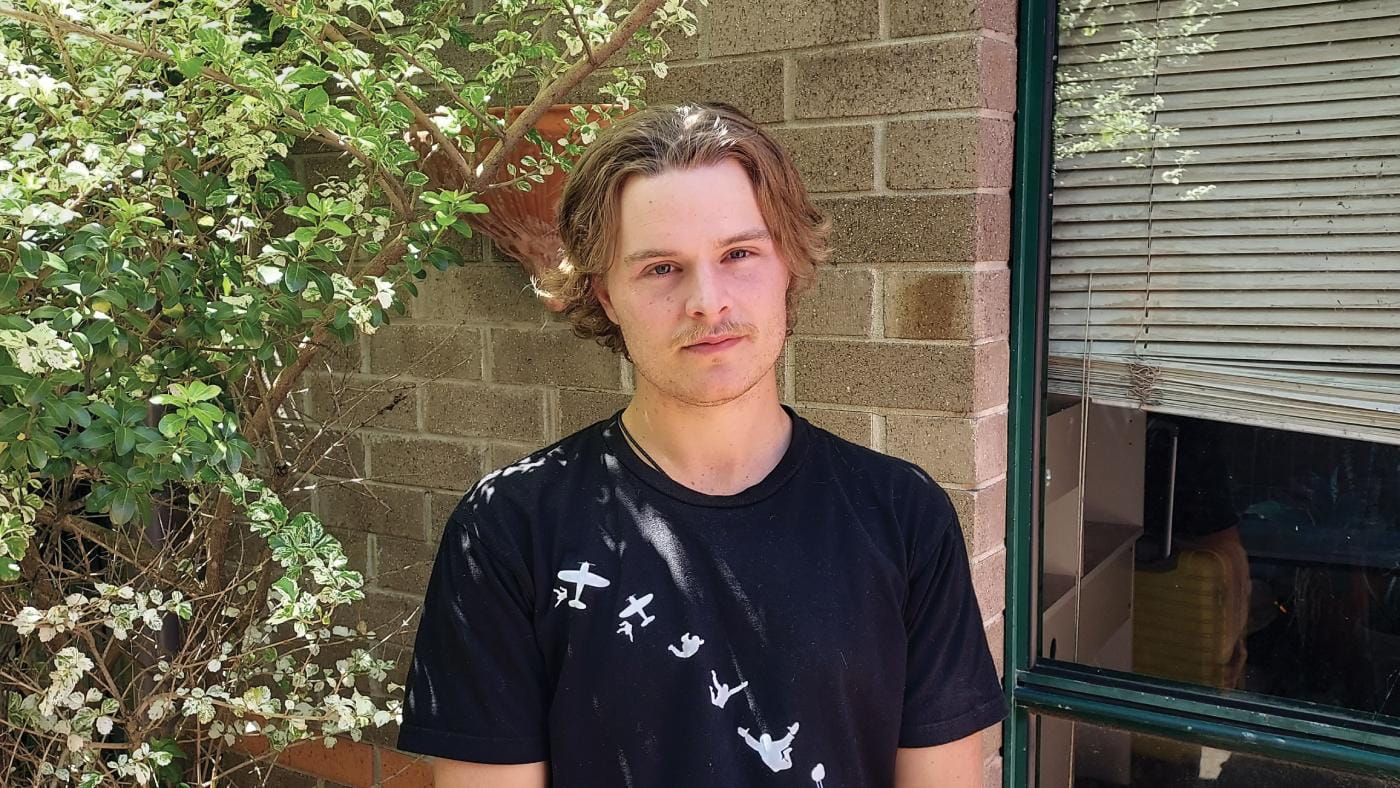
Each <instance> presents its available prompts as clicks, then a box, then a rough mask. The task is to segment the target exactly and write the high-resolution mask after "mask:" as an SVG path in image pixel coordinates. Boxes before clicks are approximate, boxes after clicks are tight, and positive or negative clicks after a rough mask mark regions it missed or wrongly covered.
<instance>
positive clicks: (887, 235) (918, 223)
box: [819, 194, 981, 263]
mask: <svg viewBox="0 0 1400 788" xmlns="http://www.w3.org/2000/svg"><path fill="white" fill-rule="evenodd" d="M977 197H978V195H974V194H936V195H922V196H908V195H888V196H887V195H878V196H877V195H871V196H865V197H843V198H834V199H825V200H820V201H819V205H820V207H821V208H823V209H825V210H827V211H829V212H830V213H831V218H832V236H831V237H832V245H833V247H834V249H833V254H832V257H831V261H832V262H833V263H880V262H891V263H900V262H970V261H973V260H977V259H981V258H979V257H978V249H977V243H976V228H977V222H976V212H977V210H978V207H977V204H976V198H977Z"/></svg>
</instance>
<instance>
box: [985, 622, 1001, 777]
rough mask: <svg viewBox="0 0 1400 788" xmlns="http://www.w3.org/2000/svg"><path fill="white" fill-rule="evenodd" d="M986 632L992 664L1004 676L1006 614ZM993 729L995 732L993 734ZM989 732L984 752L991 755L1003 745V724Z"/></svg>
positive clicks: (999, 674) (998, 673) (990, 625)
mask: <svg viewBox="0 0 1400 788" xmlns="http://www.w3.org/2000/svg"><path fill="white" fill-rule="evenodd" d="M986 632H987V645H988V647H990V648H991V650H992V664H994V665H996V668H997V675H998V676H1004V675H1005V669H1006V664H1005V663H1006V652H1005V650H1004V649H1005V648H1006V616H1000V617H998V618H997V619H996V620H995V621H993V622H992V623H991V624H988V625H987V629H986ZM992 731H995V733H994V734H993V733H992ZM987 733H988V741H987V742H986V744H987V745H988V746H986V747H984V749H983V752H985V753H986V754H987V755H988V757H990V756H991V755H992V754H994V753H996V751H997V749H998V748H999V747H1001V726H1000V725H997V726H994V727H993V728H992V729H991V731H988V732H987Z"/></svg>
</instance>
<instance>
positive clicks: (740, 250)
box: [730, 249, 753, 260]
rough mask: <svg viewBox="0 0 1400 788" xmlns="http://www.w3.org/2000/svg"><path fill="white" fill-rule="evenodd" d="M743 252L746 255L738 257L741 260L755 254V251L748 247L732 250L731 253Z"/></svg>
mask: <svg viewBox="0 0 1400 788" xmlns="http://www.w3.org/2000/svg"><path fill="white" fill-rule="evenodd" d="M741 252H742V253H743V255H744V256H743V257H740V258H738V259H740V260H744V259H747V258H749V257H752V256H753V252H750V251H749V250H748V249H735V250H734V251H732V252H730V254H739V253H741Z"/></svg>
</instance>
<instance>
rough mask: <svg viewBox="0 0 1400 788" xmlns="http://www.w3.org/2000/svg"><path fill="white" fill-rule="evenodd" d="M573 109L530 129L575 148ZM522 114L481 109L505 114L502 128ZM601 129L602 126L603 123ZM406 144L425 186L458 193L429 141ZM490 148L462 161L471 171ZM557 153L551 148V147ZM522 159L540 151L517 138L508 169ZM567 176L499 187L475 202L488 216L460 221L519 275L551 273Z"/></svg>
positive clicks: (415, 138) (458, 180)
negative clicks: (525, 187) (512, 262)
mask: <svg viewBox="0 0 1400 788" xmlns="http://www.w3.org/2000/svg"><path fill="white" fill-rule="evenodd" d="M574 106H575V105H573V104H555V105H553V106H551V107H550V108H549V109H548V110H546V111H545V113H544V114H543V115H541V116H540V119H539V121H538V122H537V123H536V124H535V128H536V129H537V130H538V131H539V133H540V135H541V136H542V137H544V139H546V140H549V141H550V142H551V143H554V142H555V141H556V140H559V139H564V138H568V139H569V141H570V142H573V143H575V144H577V143H579V139H578V135H577V134H570V131H569V127H568V125H567V123H566V122H565V119H566V118H568V117H569V113H570V111H571V110H572V109H573V108H574ZM599 106H600V107H601V108H603V109H610V107H611V105H608V104H600V105H599ZM524 110H525V107H523V106H514V107H510V108H509V110H505V109H504V108H502V107H492V108H490V109H488V110H487V112H489V113H490V114H492V115H495V116H496V117H501V115H502V112H503V111H505V112H507V113H508V114H507V115H506V125H507V126H509V125H510V123H511V122H513V121H514V120H515V118H516V117H518V116H519V115H520V113H521V112H523V111H524ZM587 117H588V119H589V120H598V119H599V118H600V117H601V116H600V115H599V113H596V112H591V111H590V112H589V115H588V116H587ZM603 125H607V121H606V120H603ZM409 144H410V145H412V146H413V148H414V150H416V151H417V152H418V155H419V156H421V157H422V163H421V165H420V168H421V170H422V172H423V173H424V174H425V175H427V176H428V185H429V187H430V188H435V189H443V188H447V189H461V188H462V187H463V185H464V184H463V178H462V176H461V173H460V171H458V170H457V169H456V168H455V167H454V166H453V165H452V164H451V163H450V162H449V161H448V159H447V156H446V155H445V154H443V153H442V152H441V151H439V150H434V149H433V142H432V138H431V137H430V136H429V135H428V133H427V132H425V131H416V132H413V133H412V134H411V135H410V137H409ZM495 146H496V140H495V139H494V138H487V140H486V141H485V142H483V143H482V144H481V145H480V147H478V148H477V150H476V151H475V152H473V153H469V154H466V157H467V161H468V162H470V163H471V164H472V166H476V165H478V164H480V163H481V162H482V161H483V160H484V159H485V158H486V156H487V154H489V153H490V152H491V150H492V148H494V147H495ZM556 149H557V145H556ZM526 156H534V157H535V158H536V159H538V158H540V148H539V146H538V145H536V144H534V143H533V142H530V141H529V140H528V139H522V140H521V141H520V142H518V143H517V144H516V145H515V148H514V149H513V150H512V151H511V155H510V157H509V158H508V159H507V163H508V164H514V165H516V166H517V167H520V166H521V165H520V161H521V159H523V158H525V157H526ZM511 177H513V176H511V175H510V174H509V173H508V172H507V170H506V168H505V167H504V166H502V167H501V169H500V174H499V175H498V176H497V178H496V180H497V181H502V180H506V179H509V178H511ZM566 177H567V173H565V172H564V171H563V170H562V169H560V168H559V167H555V168H554V171H553V172H552V173H550V174H549V175H546V176H544V182H543V183H533V182H532V183H531V184H530V187H531V188H530V190H529V191H521V190H520V189H518V188H516V187H514V186H505V187H501V188H497V189H491V190H489V191H487V192H484V193H482V194H480V195H478V197H477V199H478V200H479V201H480V202H482V203H484V204H485V205H486V206H487V207H488V208H490V209H491V212H490V213H475V214H468V215H467V216H465V217H463V218H465V219H466V220H467V223H468V224H470V225H471V226H472V227H473V228H474V229H475V230H477V231H478V232H481V233H484V234H485V235H486V236H487V237H489V238H490V239H491V240H492V241H494V242H495V244H496V246H497V247H498V248H500V249H501V250H502V251H504V252H505V253H506V254H509V255H510V256H511V257H514V258H515V259H516V260H519V261H520V264H521V265H522V266H523V267H524V268H525V271H526V272H527V273H528V274H530V275H531V276H538V275H539V274H540V273H542V272H544V271H546V270H550V269H553V268H557V267H558V265H559V262H560V260H561V259H562V258H563V248H562V242H561V241H560V239H559V232H558V230H557V229H556V226H555V220H556V218H557V217H558V211H559V197H560V195H561V194H562V193H563V191H564V181H565V178H566ZM545 305H546V306H547V307H548V308H549V309H551V310H552V311H555V312H557V311H559V310H561V309H563V306H564V305H563V303H562V302H560V301H559V300H558V299H545Z"/></svg>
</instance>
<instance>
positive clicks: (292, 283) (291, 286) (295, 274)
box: [282, 260, 307, 295]
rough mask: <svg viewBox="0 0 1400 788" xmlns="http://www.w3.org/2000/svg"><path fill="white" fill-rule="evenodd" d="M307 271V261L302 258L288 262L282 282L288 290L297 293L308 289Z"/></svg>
mask: <svg viewBox="0 0 1400 788" xmlns="http://www.w3.org/2000/svg"><path fill="white" fill-rule="evenodd" d="M306 271H307V268H306V263H303V262H302V261H300V260H292V261H291V262H289V263H287V270H286V271H285V272H283V276H282V284H283V285H285V286H286V288H287V292H289V293H291V294H293V295H295V294H297V293H300V292H301V291H303V290H305V289H306V279H307V273H306Z"/></svg>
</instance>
